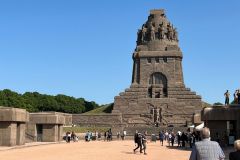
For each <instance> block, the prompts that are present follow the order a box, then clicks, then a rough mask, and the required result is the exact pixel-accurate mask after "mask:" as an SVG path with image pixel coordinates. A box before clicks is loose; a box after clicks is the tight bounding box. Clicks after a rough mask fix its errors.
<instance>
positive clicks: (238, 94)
mask: <svg viewBox="0 0 240 160" xmlns="http://www.w3.org/2000/svg"><path fill="white" fill-rule="evenodd" d="M237 96H238V104H240V89H239V90H238V93H237Z"/></svg>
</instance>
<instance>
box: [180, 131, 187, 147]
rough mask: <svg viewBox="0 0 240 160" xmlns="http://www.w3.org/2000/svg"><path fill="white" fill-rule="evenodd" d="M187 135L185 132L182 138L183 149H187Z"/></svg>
mask: <svg viewBox="0 0 240 160" xmlns="http://www.w3.org/2000/svg"><path fill="white" fill-rule="evenodd" d="M186 139H187V138H186V134H185V133H184V132H183V133H182V136H181V140H182V147H185V142H186Z"/></svg>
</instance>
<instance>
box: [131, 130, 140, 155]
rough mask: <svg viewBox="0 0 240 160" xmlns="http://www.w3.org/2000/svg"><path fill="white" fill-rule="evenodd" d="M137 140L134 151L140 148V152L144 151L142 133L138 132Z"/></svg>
mask: <svg viewBox="0 0 240 160" xmlns="http://www.w3.org/2000/svg"><path fill="white" fill-rule="evenodd" d="M136 142H137V147H136V148H135V149H134V150H133V152H134V153H135V152H136V150H137V149H138V148H140V153H142V134H141V133H138V135H137V139H136Z"/></svg>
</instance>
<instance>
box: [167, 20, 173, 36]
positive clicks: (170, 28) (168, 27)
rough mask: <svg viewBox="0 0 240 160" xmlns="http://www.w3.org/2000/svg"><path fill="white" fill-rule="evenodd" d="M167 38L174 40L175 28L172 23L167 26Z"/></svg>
mask: <svg viewBox="0 0 240 160" xmlns="http://www.w3.org/2000/svg"><path fill="white" fill-rule="evenodd" d="M167 38H168V40H173V28H172V26H171V25H170V23H169V24H168V26H167Z"/></svg>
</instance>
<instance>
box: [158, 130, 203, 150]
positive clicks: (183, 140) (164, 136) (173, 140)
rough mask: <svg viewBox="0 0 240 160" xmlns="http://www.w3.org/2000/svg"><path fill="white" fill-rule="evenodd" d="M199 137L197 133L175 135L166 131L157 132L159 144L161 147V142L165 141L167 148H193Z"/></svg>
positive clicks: (178, 133)
mask: <svg viewBox="0 0 240 160" xmlns="http://www.w3.org/2000/svg"><path fill="white" fill-rule="evenodd" d="M200 139H201V138H200V135H199V132H195V131H194V132H181V131H178V132H177V133H174V132H168V131H165V132H164V131H161V132H159V140H160V144H161V145H162V146H163V141H164V140H165V141H167V143H168V145H169V146H174V144H177V147H186V144H188V145H189V147H190V148H192V147H193V145H194V143H195V142H196V141H199V140H200Z"/></svg>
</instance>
